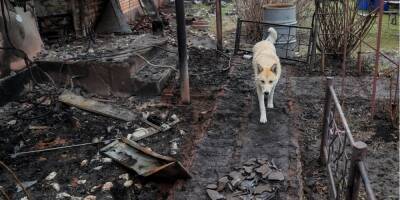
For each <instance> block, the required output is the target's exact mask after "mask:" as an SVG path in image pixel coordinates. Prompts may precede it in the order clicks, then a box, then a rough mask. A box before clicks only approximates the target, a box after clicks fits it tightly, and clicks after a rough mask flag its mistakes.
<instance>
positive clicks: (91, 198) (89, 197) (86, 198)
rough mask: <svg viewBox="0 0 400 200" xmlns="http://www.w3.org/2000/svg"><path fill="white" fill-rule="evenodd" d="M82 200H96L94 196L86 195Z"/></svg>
mask: <svg viewBox="0 0 400 200" xmlns="http://www.w3.org/2000/svg"><path fill="white" fill-rule="evenodd" d="M83 200H96V196H94V195H88V196H86V197H85V198H83Z"/></svg>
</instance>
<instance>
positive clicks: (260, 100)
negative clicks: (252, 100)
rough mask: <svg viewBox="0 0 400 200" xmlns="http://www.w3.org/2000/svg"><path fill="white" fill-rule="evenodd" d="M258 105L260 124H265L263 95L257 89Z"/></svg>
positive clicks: (265, 115) (265, 114)
mask: <svg viewBox="0 0 400 200" xmlns="http://www.w3.org/2000/svg"><path fill="white" fill-rule="evenodd" d="M257 96H258V103H259V105H260V115H261V116H260V122H261V123H263V124H264V123H267V113H266V111H265V102H264V93H263V92H262V91H261V89H259V88H258V87H257Z"/></svg>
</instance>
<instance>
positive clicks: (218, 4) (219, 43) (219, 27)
mask: <svg viewBox="0 0 400 200" xmlns="http://www.w3.org/2000/svg"><path fill="white" fill-rule="evenodd" d="M215 15H216V24H217V49H218V50H220V51H222V48H223V45H222V12H221V0H216V1H215Z"/></svg>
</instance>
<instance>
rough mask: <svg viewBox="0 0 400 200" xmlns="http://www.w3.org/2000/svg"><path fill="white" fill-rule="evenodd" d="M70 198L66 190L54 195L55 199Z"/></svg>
mask: <svg viewBox="0 0 400 200" xmlns="http://www.w3.org/2000/svg"><path fill="white" fill-rule="evenodd" d="M65 198H71V195H70V194H68V193H66V192H61V193H58V194H57V195H56V199H65Z"/></svg>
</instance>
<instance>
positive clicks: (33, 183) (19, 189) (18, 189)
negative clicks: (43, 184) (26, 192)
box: [17, 180, 37, 192]
mask: <svg viewBox="0 0 400 200" xmlns="http://www.w3.org/2000/svg"><path fill="white" fill-rule="evenodd" d="M36 183H37V181H36V180H35V181H25V182H22V187H24V188H25V189H27V188H30V187H32V186H33V185H35V184H36ZM21 191H22V188H21V187H20V186H19V185H17V192H21Z"/></svg>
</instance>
